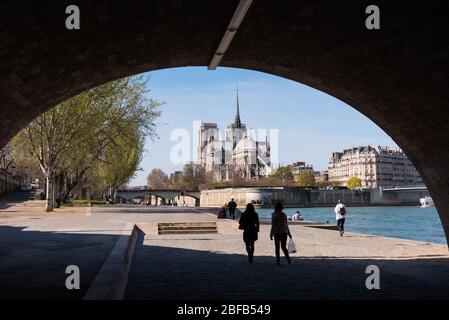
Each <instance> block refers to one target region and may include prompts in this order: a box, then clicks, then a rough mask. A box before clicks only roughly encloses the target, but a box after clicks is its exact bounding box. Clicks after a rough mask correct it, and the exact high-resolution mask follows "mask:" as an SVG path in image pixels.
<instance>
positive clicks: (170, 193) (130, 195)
mask: <svg viewBox="0 0 449 320" xmlns="http://www.w3.org/2000/svg"><path fill="white" fill-rule="evenodd" d="M183 195H184V196H186V197H191V198H194V199H195V205H199V202H200V196H201V193H200V191H185V192H183V191H182V190H173V189H147V188H138V189H122V190H118V191H117V197H120V198H122V199H125V200H127V201H130V200H132V199H135V198H142V199H143V198H144V197H145V196H154V197H156V198H160V199H162V200H163V201H164V202H167V201H170V200H172V199H175V198H177V197H180V196H183Z"/></svg>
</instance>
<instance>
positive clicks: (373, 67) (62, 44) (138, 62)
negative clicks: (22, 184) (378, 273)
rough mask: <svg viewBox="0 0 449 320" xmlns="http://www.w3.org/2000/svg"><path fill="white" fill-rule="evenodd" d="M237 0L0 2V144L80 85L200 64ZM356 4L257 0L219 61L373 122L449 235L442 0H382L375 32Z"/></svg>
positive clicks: (448, 93) (448, 91)
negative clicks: (312, 91) (72, 24)
mask: <svg viewBox="0 0 449 320" xmlns="http://www.w3.org/2000/svg"><path fill="white" fill-rule="evenodd" d="M238 3H239V2H238V1H237V0H216V1H209V0H197V1H182V0H174V1H166V0H152V1H150V0H129V1H108V0H79V1H77V5H78V6H79V7H80V10H81V29H80V30H67V29H66V28H65V19H66V17H67V15H66V14H65V8H66V7H67V6H68V5H70V4H72V3H71V1H67V0H62V1H33V0H6V1H2V2H1V3H0V21H1V23H2V28H0V39H2V41H1V42H0V70H1V75H2V77H1V78H0V101H1V106H0V145H4V144H5V143H7V142H8V140H9V139H10V138H11V137H13V136H14V135H15V134H16V133H17V132H18V131H19V130H20V129H21V128H23V127H24V126H25V125H27V124H28V123H29V122H30V121H31V120H32V119H34V118H35V117H36V116H37V115H39V114H41V113H42V112H44V111H46V110H48V109H49V108H51V107H52V106H54V105H56V104H57V103H59V102H61V101H63V100H65V99H67V98H69V97H72V96H74V95H76V94H78V93H80V92H82V91H83V90H86V89H89V88H92V87H94V86H97V85H100V84H102V83H105V82H107V81H111V80H114V79H117V78H120V77H124V76H129V75H134V74H138V73H142V72H146V71H151V70H157V69H162V68H172V67H183V66H207V65H209V64H210V62H211V59H212V57H213V56H214V54H215V52H216V51H217V47H218V45H219V43H220V41H221V39H222V37H223V35H224V33H225V30H226V28H227V26H228V24H229V22H230V20H231V18H232V16H233V14H234V12H235V9H236V7H237V5H238ZM369 4H370V3H367V2H364V1H357V0H354V1H344V2H342V1H338V0H329V1H325V2H324V1H323V2H321V1H315V0H304V1H296V0H290V1H288V0H286V1H282V2H279V1H272V0H258V1H254V2H253V3H252V5H251V7H250V8H249V10H248V12H247V14H246V16H245V18H244V20H243V23H242V24H241V26H240V27H239V29H238V31H237V33H236V35H235V37H234V39H233V41H232V43H231V45H230V47H229V49H228V50H227V51H226V53H225V54H224V56H223V59H222V61H221V64H220V65H221V66H227V67H235V68H244V69H251V70H257V71H262V72H266V73H270V74H273V75H278V76H281V77H284V78H287V79H290V80H293V81H297V82H300V83H303V84H305V85H308V86H311V87H313V88H316V89H318V90H321V91H323V92H325V93H328V94H330V95H332V96H334V97H336V98H338V99H340V100H342V101H344V102H346V103H347V104H349V105H350V106H352V107H354V108H355V109H357V110H358V111H360V112H361V113H363V114H364V115H366V116H367V117H368V118H370V119H371V120H372V121H373V122H375V123H376V124H377V125H378V126H379V127H381V128H382V129H383V130H384V131H385V132H386V133H387V134H388V135H390V136H391V137H392V138H393V139H394V140H395V142H396V143H397V144H398V145H399V146H400V147H401V148H402V149H403V150H404V151H405V152H406V153H407V155H408V156H409V158H410V159H411V160H412V161H413V163H414V164H415V166H416V167H417V169H418V171H419V172H420V174H421V175H422V177H423V179H424V181H425V183H426V185H427V187H428V189H429V191H430V193H431V194H432V195H433V197H434V200H435V203H436V206H437V208H438V212H439V215H440V217H441V220H442V223H443V226H444V229H445V233H446V237H448V236H449V166H448V163H449V151H448V148H447V145H448V144H449V128H448V124H449V112H448V111H447V106H448V104H449V79H448V74H449V62H448V54H449V46H448V43H447V41H445V40H444V39H446V38H447V30H448V24H447V17H446V16H445V14H446V10H444V7H443V5H444V3H443V2H442V1H437V0H428V1H410V0H403V1H399V0H398V1H386V0H379V1H377V2H376V5H378V6H379V8H380V10H381V29H380V30H371V31H370V30H367V29H366V28H365V18H366V14H365V8H366V6H367V5H369Z"/></svg>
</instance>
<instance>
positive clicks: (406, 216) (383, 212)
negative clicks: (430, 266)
mask: <svg viewBox="0 0 449 320" xmlns="http://www.w3.org/2000/svg"><path fill="white" fill-rule="evenodd" d="M296 210H300V211H301V214H302V216H303V217H304V220H305V221H312V222H320V223H326V222H327V221H329V223H335V214H334V208H286V209H284V212H285V213H286V214H287V215H288V216H289V217H291V216H292V215H293V213H294V212H295V211H296ZM257 212H258V213H259V216H260V217H270V216H271V213H272V212H273V209H257ZM345 230H346V231H349V232H351V231H352V232H359V233H365V234H370V235H378V236H385V237H394V238H402V239H410V240H418V241H426V242H434V243H446V238H445V236H444V231H443V226H442V225H441V221H440V218H439V216H438V213H437V210H436V209H435V208H421V207H347V210H346V222H345Z"/></svg>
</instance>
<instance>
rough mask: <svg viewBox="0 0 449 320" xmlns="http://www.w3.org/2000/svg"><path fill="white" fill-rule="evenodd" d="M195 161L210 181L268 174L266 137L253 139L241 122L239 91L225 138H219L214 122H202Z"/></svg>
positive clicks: (268, 160) (268, 149) (268, 159)
mask: <svg viewBox="0 0 449 320" xmlns="http://www.w3.org/2000/svg"><path fill="white" fill-rule="evenodd" d="M198 164H199V165H202V166H204V167H205V168H206V173H207V174H208V175H209V176H211V177H212V179H213V181H224V180H230V179H233V178H243V179H248V180H249V179H258V178H260V177H263V176H266V175H268V174H269V173H270V171H271V168H270V145H269V143H268V141H267V140H265V141H255V140H254V139H253V138H252V137H251V133H250V132H249V130H248V129H247V127H246V125H245V124H243V123H242V122H241V120H240V106H239V98H238V93H237V114H236V116H235V120H234V123H231V124H229V125H228V127H227V128H226V137H225V140H220V136H219V129H218V126H217V124H216V123H201V127H200V130H199V146H198Z"/></svg>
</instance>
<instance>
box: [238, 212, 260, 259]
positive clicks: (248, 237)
mask: <svg viewBox="0 0 449 320" xmlns="http://www.w3.org/2000/svg"><path fill="white" fill-rule="evenodd" d="M259 226H260V224H259V215H258V214H257V212H256V210H255V209H254V205H253V204H252V203H248V204H247V205H246V210H245V211H244V212H243V213H242V215H241V216H240V221H239V229H241V230H243V241H244V242H245V246H246V252H247V253H248V262H249V263H253V257H254V243H255V242H256V240H257V238H258V237H257V234H258V233H259Z"/></svg>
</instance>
